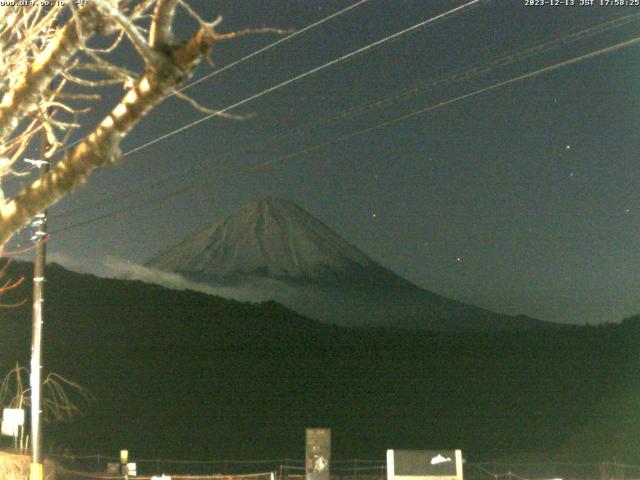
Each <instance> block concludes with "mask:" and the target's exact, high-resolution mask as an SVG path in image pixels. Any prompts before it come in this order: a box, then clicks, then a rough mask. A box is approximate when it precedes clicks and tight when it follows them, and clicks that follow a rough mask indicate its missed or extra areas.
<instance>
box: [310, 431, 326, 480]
mask: <svg viewBox="0 0 640 480" xmlns="http://www.w3.org/2000/svg"><path fill="white" fill-rule="evenodd" d="M306 436H307V448H306V456H305V458H306V462H305V463H306V480H329V464H330V462H331V429H330V428H307V430H306Z"/></svg>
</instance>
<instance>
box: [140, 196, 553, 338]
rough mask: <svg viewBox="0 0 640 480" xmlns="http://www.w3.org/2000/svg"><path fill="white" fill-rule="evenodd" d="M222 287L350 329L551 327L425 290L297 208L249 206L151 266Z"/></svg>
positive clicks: (271, 202) (274, 202) (266, 202)
mask: <svg viewBox="0 0 640 480" xmlns="http://www.w3.org/2000/svg"><path fill="white" fill-rule="evenodd" d="M146 266H147V267H149V268H153V269H158V270H161V271H165V272H171V273H176V274H179V275H181V276H182V277H184V278H185V279H186V280H190V281H194V282H199V283H204V284H207V285H210V286H211V287H215V288H223V289H224V290H225V292H226V293H224V294H223V295H225V296H227V297H228V298H237V299H247V295H249V293H250V292H251V293H252V294H253V296H252V298H251V299H252V300H275V301H278V302H280V303H282V304H284V305H286V306H287V307H289V308H292V309H294V310H295V311H297V312H300V313H302V314H304V315H308V316H310V317H312V318H317V319H320V320H323V321H327V322H330V323H335V324H340V325H347V326H395V327H401V328H410V329H421V330H423V329H424V330H434V329H435V330H445V331H447V330H456V329H472V330H493V331H497V330H519V329H529V328H538V327H540V326H543V325H547V322H543V321H540V320H535V319H531V318H527V317H524V316H509V315H501V314H497V313H494V312H491V311H489V310H486V309H483V308H480V307H476V306H473V305H467V304H464V303H462V302H458V301H456V300H452V299H449V298H446V297H443V296H441V295H438V294H435V293H433V292H429V291H427V290H425V289H422V288H420V287H418V286H416V285H414V284H413V283H411V282H409V281H407V280H405V279H403V278H402V277H400V276H398V275H397V274H395V273H393V272H392V271H390V270H388V269H387V268H385V267H383V266H382V265H380V264H378V263H377V262H375V261H374V260H373V259H371V258H370V257H369V256H367V255H366V254H365V253H363V252H361V251H360V250H359V249H358V248H356V247H355V246H353V245H351V244H350V243H349V242H347V241H346V240H344V239H343V238H341V237H340V236H339V235H337V234H336V233H335V232H333V231H332V230H331V229H330V228H329V227H328V226H326V225H325V224H324V223H322V222H321V221H320V220H318V219H316V218H314V217H313V216H312V215H310V214H309V213H308V212H306V211H305V210H304V209H303V208H301V207H300V206H298V205H296V204H294V203H291V202H289V201H286V200H281V199H277V198H271V197H268V198H264V199H261V200H258V201H255V202H252V203H249V204H248V205H245V206H244V207H242V208H241V209H240V210H238V211H237V212H235V213H234V214H232V215H230V216H228V217H227V218H225V219H223V220H221V221H218V222H216V223H214V224H212V225H210V226H207V227H206V228H204V229H203V230H201V231H200V232H198V233H196V234H195V235H193V236H192V237H189V238H187V239H185V240H184V241H182V242H180V243H179V244H177V245H175V246H173V247H170V248H168V249H166V250H165V251H163V252H161V253H160V254H158V255H157V256H155V257H154V258H152V259H151V260H150V261H149V262H148V263H147V265H146Z"/></svg>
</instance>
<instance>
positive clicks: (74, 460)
mask: <svg viewBox="0 0 640 480" xmlns="http://www.w3.org/2000/svg"><path fill="white" fill-rule="evenodd" d="M54 458H55V460H56V461H57V463H58V464H59V469H58V472H59V474H58V475H57V480H106V479H114V480H116V479H122V478H124V477H122V476H118V475H107V474H105V473H104V472H106V466H107V464H108V463H118V462H119V458H117V457H108V456H103V455H91V456H68V455H63V456H55V457H54ZM131 461H135V463H136V464H137V473H138V475H137V477H135V478H137V479H139V480H147V479H150V478H151V477H152V476H159V475H161V474H166V475H170V476H171V478H172V480H188V479H193V480H197V479H200V480H208V479H211V480H303V479H304V477H305V468H304V461H303V460H297V459H290V458H285V459H273V460H202V461H189V460H167V459H132V460H131ZM256 472H260V473H256ZM464 477H465V480H640V466H637V465H628V464H622V463H618V462H599V463H569V462H544V463H504V462H482V463H472V462H465V464H464ZM129 478H132V477H129ZM331 478H332V480H385V479H386V464H385V461H384V460H383V459H374V460H366V459H353V460H333V461H332V462H331Z"/></svg>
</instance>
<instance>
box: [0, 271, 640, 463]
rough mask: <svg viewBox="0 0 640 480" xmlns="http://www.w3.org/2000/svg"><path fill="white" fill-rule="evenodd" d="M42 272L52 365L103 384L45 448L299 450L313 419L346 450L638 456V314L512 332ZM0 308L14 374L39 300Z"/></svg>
mask: <svg viewBox="0 0 640 480" xmlns="http://www.w3.org/2000/svg"><path fill="white" fill-rule="evenodd" d="M28 269H29V265H27V264H16V265H13V266H12V267H11V271H12V275H13V276H14V277H15V276H17V275H19V274H20V272H22V273H24V274H27V273H28ZM47 276H48V282H47V293H46V323H45V357H44V362H45V369H46V370H55V371H57V372H59V373H62V374H64V375H66V376H68V377H70V378H72V379H74V380H75V381H77V382H79V383H81V384H82V385H84V386H86V387H88V388H89V389H90V390H91V391H92V393H93V394H94V396H95V397H96V402H95V403H94V404H93V405H91V406H90V407H89V408H88V411H87V415H86V416H85V417H83V418H81V419H79V420H77V421H76V422H74V423H72V424H70V425H63V426H56V427H52V428H49V431H48V432H47V440H48V442H49V443H50V448H63V447H67V448H69V450H71V451H75V452H86V453H102V454H114V453H115V452H117V450H119V449H120V448H129V449H131V450H134V451H135V452H136V453H137V455H140V456H165V457H178V458H203V457H207V458H212V457H216V458H224V457H227V458H230V457H236V458H237V457H240V458H257V457H264V456H272V455H276V456H288V457H301V456H302V452H303V429H304V428H305V427H310V426H327V427H331V428H332V429H333V436H334V442H333V444H334V455H335V456H336V457H343V458H344V457H352V456H379V457H381V456H382V454H383V451H384V449H386V448H426V447H439V446H447V447H460V448H463V449H464V450H465V451H466V452H467V454H468V455H469V456H470V457H471V458H475V459H498V458H502V457H504V456H506V455H509V454H515V453H521V452H549V453H551V454H552V455H555V456H558V457H563V458H571V459H589V460H601V459H606V458H612V457H613V456H615V457H616V458H619V459H627V460H628V461H632V460H636V461H638V460H640V458H639V457H640V455H639V454H638V452H640V448H639V447H640V380H639V379H638V371H639V369H638V366H639V365H640V321H639V319H637V318H636V319H629V320H627V321H625V322H623V323H622V324H616V325H607V326H601V327H575V328H573V329H568V330H558V329H552V330H549V331H544V330H541V331H536V332H528V333H517V334H516V333H512V334H506V333H505V334H493V335H489V334H464V335H463V334H459V335H445V334H435V333H434V334H431V333H428V332H427V333H416V332H405V331H401V330H393V329H368V330H367V329H363V330H357V329H346V328H341V327H335V326H329V325H325V324H322V323H320V322H317V321H314V320H310V319H307V318H304V317H301V316H299V315H297V314H295V313H293V312H290V311H288V310H286V309H285V308H284V307H282V306H280V305H278V304H275V303H266V304H259V305H256V304H242V303H238V302H233V301H227V300H223V299H220V298H216V297H212V296H208V295H204V294H200V293H194V292H188V291H185V292H179V291H173V290H167V289H164V288H161V287H158V286H154V285H147V284H143V283H140V282H132V281H122V280H108V279H100V278H96V277H93V276H89V275H80V274H76V273H72V272H69V271H67V270H65V269H63V268H62V267H60V266H57V265H50V266H49V267H48V272H47ZM30 288H31V287H30V283H29V282H27V284H26V285H25V286H24V287H23V288H22V289H21V290H20V291H19V292H16V293H15V294H13V296H12V297H5V298H4V299H3V300H4V301H5V302H8V301H11V300H12V299H15V298H20V297H29V296H30ZM0 318H1V320H0V332H1V333H0V369H2V370H3V371H7V370H8V369H10V368H11V366H12V365H14V363H15V361H16V360H20V361H21V362H23V363H25V364H26V362H27V358H28V355H29V341H30V340H29V336H30V328H31V325H30V308H29V306H25V307H22V308H19V309H3V310H1V311H0Z"/></svg>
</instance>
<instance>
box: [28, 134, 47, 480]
mask: <svg viewBox="0 0 640 480" xmlns="http://www.w3.org/2000/svg"><path fill="white" fill-rule="evenodd" d="M47 147H48V142H47V137H46V134H45V133H44V132H43V134H42V141H41V143H40V160H41V163H40V167H39V170H40V177H41V178H42V177H43V176H44V175H46V174H47V172H48V171H49V163H48V162H46V161H44V160H45V152H46V150H47ZM33 225H34V227H35V231H34V237H35V238H34V241H35V242H36V247H35V249H36V251H35V259H34V261H33V310H32V312H33V330H32V340H31V475H30V480H42V479H43V468H42V430H41V426H42V420H41V416H40V413H41V403H42V402H41V395H42V392H41V387H42V326H43V319H42V303H43V302H44V268H45V262H46V255H47V242H46V234H47V212H46V210H45V211H44V212H42V213H40V214H38V215H36V217H35V221H34V223H33Z"/></svg>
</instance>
